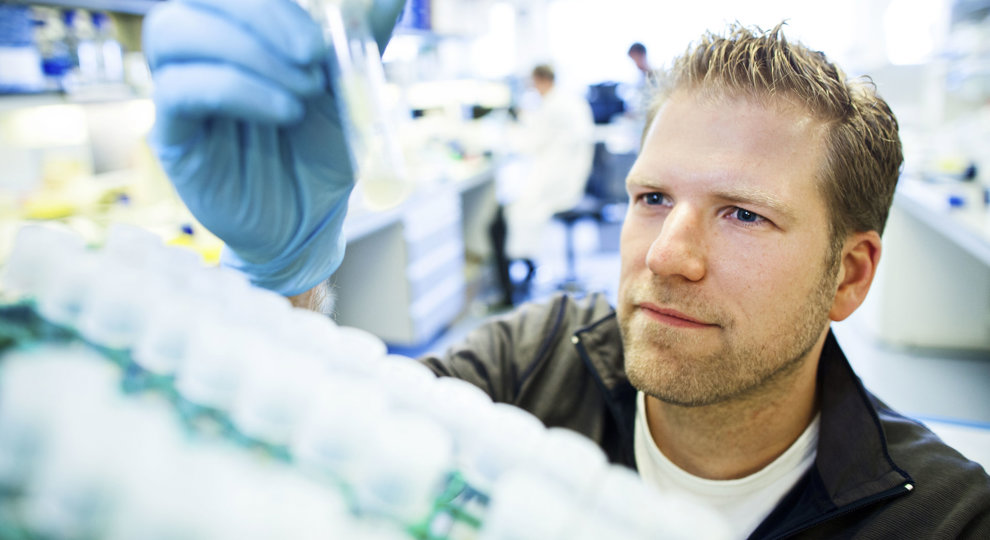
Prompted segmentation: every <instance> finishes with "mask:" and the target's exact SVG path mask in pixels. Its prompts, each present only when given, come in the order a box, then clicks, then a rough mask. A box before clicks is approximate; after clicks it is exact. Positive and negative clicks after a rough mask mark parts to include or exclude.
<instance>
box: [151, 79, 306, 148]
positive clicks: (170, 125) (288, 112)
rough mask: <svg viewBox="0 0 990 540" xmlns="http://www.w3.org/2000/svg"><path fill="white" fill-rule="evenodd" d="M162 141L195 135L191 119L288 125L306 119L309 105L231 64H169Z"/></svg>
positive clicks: (163, 86)
mask: <svg viewBox="0 0 990 540" xmlns="http://www.w3.org/2000/svg"><path fill="white" fill-rule="evenodd" d="M154 80H155V92H154V101H155V105H156V107H157V108H158V110H159V112H162V111H168V112H169V114H159V115H158V122H159V124H160V125H159V126H157V127H156V130H157V137H158V138H159V141H160V142H161V143H163V144H166V145H168V144H175V143H181V142H183V141H184V140H185V139H186V138H187V137H189V136H190V135H191V132H190V127H191V126H190V122H189V121H190V120H198V119H202V118H206V117H220V118H230V119H235V120H243V121H246V122H255V123H259V124H278V125H285V124H290V123H293V122H296V121H298V120H300V119H301V118H302V115H303V112H304V106H303V103H302V102H301V101H300V100H299V98H298V97H297V96H295V95H294V94H292V93H291V92H288V91H286V90H285V89H284V88H281V87H279V86H277V85H275V84H273V83H272V82H271V81H270V80H267V79H262V78H259V77H257V76H256V75H254V74H252V73H250V72H247V71H244V70H241V69H238V68H237V67H235V66H231V65H230V64H203V63H196V64H168V65H166V66H164V67H162V68H161V69H159V70H158V71H157V72H156V73H155V78H154Z"/></svg>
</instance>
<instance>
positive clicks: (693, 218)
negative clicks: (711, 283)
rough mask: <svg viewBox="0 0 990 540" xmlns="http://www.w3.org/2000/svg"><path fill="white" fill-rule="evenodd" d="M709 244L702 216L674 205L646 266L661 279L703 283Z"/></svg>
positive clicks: (647, 256) (694, 211) (686, 207)
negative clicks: (706, 249)
mask: <svg viewBox="0 0 990 540" xmlns="http://www.w3.org/2000/svg"><path fill="white" fill-rule="evenodd" d="M706 244H707V239H706V238H705V227H704V223H703V220H702V218H701V216H700V213H699V212H698V211H697V210H695V209H692V208H690V207H688V206H675V207H674V208H672V209H671V211H670V213H669V214H667V217H666V218H665V219H664V220H663V225H662V226H661V228H660V234H658V235H657V237H656V239H654V240H653V244H651V245H650V250H649V251H648V252H647V254H646V266H647V267H648V268H649V269H650V271H651V272H653V273H654V274H655V275H657V276H660V277H668V276H680V277H682V278H684V279H686V280H688V281H700V280H701V279H703V278H704V277H705V274H706V273H707V271H708V268H707V261H706V260H705V246H706Z"/></svg>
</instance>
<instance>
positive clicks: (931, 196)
mask: <svg viewBox="0 0 990 540" xmlns="http://www.w3.org/2000/svg"><path fill="white" fill-rule="evenodd" d="M955 187H956V188H959V187H966V188H975V187H976V186H955ZM952 191H953V188H952V187H946V186H941V185H929V184H925V183H923V182H919V181H916V180H904V181H902V182H901V183H900V185H899V186H898V190H897V194H896V195H895V197H894V204H896V205H898V206H899V207H900V208H902V209H903V210H904V211H905V212H907V213H909V214H911V215H912V216H914V217H915V218H917V219H918V220H919V221H921V222H922V223H925V224H926V225H928V226H929V227H930V228H931V229H932V230H934V231H936V232H938V233H939V234H941V235H942V236H944V237H945V238H946V239H947V240H949V241H950V242H952V243H954V244H956V245H957V246H959V247H960V248H961V249H963V250H964V251H966V252H967V253H969V254H970V255H972V256H973V257H975V258H976V259H978V260H979V261H981V262H982V263H983V264H985V265H987V267H990V212H988V211H987V207H986V206H985V205H984V204H983V201H981V200H975V201H974V200H970V201H968V202H967V205H966V206H963V207H960V208H953V207H950V206H949V205H948V203H947V202H946V201H947V195H948V194H949V193H950V192H952ZM971 191H974V190H971ZM974 198H978V197H974Z"/></svg>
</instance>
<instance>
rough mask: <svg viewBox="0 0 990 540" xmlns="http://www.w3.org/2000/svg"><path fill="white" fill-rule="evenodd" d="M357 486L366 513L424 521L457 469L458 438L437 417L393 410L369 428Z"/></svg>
mask: <svg viewBox="0 0 990 540" xmlns="http://www.w3.org/2000/svg"><path fill="white" fill-rule="evenodd" d="M369 431H370V432H371V435H372V436H371V438H370V439H369V440H368V443H369V444H368V446H367V447H366V448H365V452H367V458H366V459H363V460H361V462H360V474H359V477H358V478H357V479H356V481H354V482H352V487H353V488H354V490H355V494H356V496H357V503H358V507H359V508H360V509H361V510H362V511H365V512H370V513H373V514H380V515H385V516H391V517H393V518H397V519H398V520H399V521H400V522H401V523H403V524H405V525H412V524H415V523H419V522H421V521H422V520H423V519H424V518H426V517H427V516H428V515H429V512H430V510H431V509H432V508H433V503H434V501H435V500H436V498H437V497H439V495H440V493H441V491H442V490H443V487H444V484H445V482H446V479H447V476H448V474H449V472H450V471H451V470H452V467H453V440H452V439H451V437H450V435H449V434H448V433H447V431H446V430H445V429H443V428H442V427H441V426H440V425H439V424H437V423H435V422H433V421H432V420H430V419H428V418H426V417H424V416H420V415H415V414H408V413H406V414H403V413H398V412H393V413H392V414H390V415H388V416H386V417H385V418H383V419H382V420H381V421H380V423H379V424H378V425H376V426H374V428H370V429H369Z"/></svg>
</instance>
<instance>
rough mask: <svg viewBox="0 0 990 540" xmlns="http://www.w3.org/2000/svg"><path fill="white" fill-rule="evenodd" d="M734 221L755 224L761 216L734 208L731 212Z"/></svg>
mask: <svg viewBox="0 0 990 540" xmlns="http://www.w3.org/2000/svg"><path fill="white" fill-rule="evenodd" d="M733 215H734V217H735V218H736V219H738V220H739V221H741V222H743V223H757V222H759V221H761V220H762V219H763V216H761V215H759V214H757V213H756V212H751V211H749V210H746V209H745V208H736V209H735V211H734V212H733Z"/></svg>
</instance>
